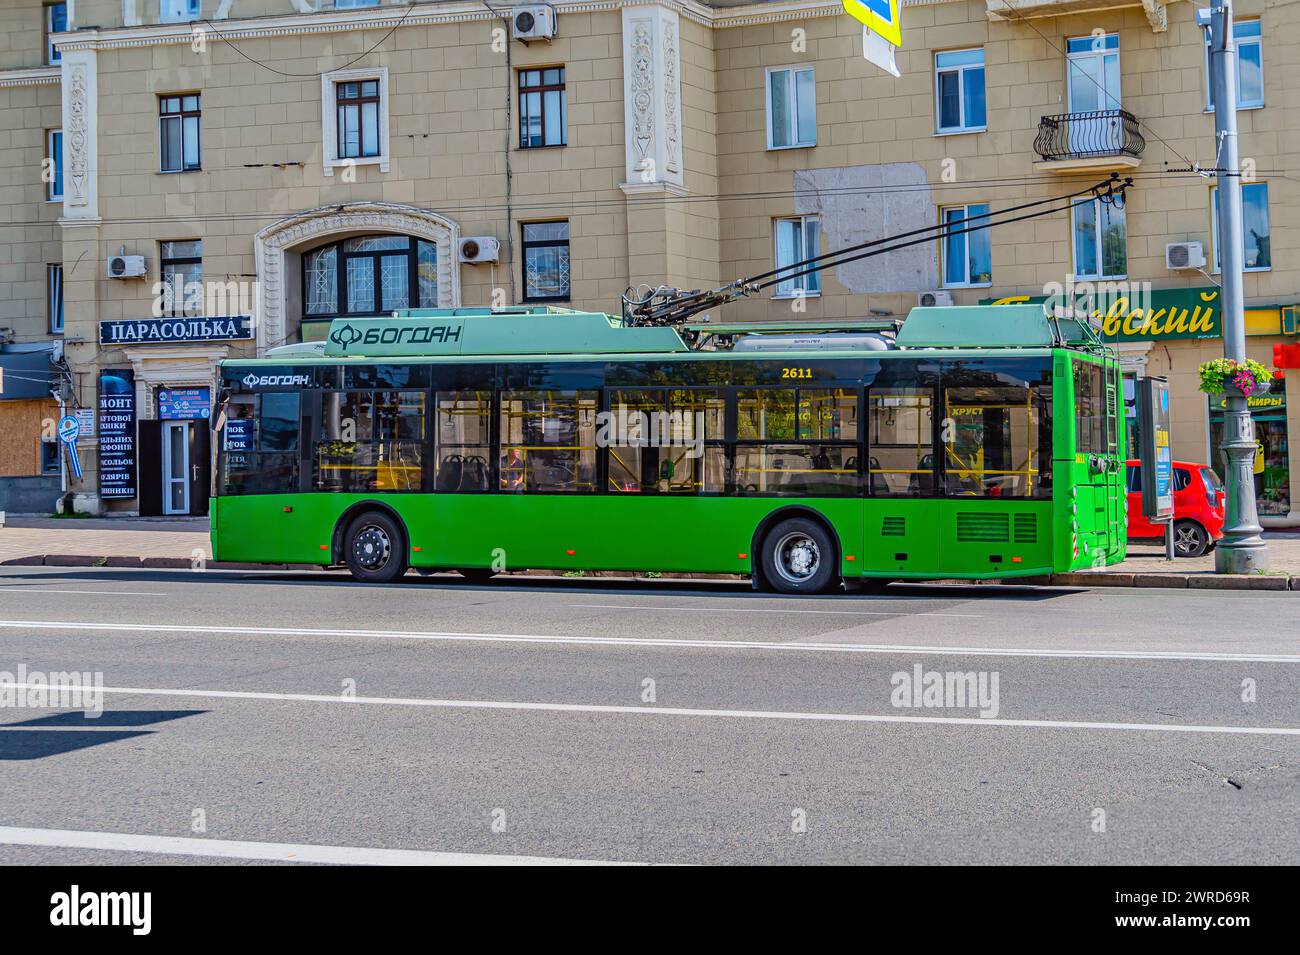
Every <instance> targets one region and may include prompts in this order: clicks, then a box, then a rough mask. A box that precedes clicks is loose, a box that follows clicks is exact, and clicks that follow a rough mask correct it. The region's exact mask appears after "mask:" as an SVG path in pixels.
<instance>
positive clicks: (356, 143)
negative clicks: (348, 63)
mask: <svg viewBox="0 0 1300 955" xmlns="http://www.w3.org/2000/svg"><path fill="white" fill-rule="evenodd" d="M334 96H335V103H336V108H337V109H338V120H337V122H338V153H337V155H338V157H339V158H340V159H363V158H364V159H369V158H373V157H375V156H378V155H379V81H378V80H357V81H355V82H349V83H336V84H335V85H334Z"/></svg>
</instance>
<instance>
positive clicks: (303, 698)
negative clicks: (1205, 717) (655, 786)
mask: <svg viewBox="0 0 1300 955" xmlns="http://www.w3.org/2000/svg"><path fill="white" fill-rule="evenodd" d="M8 685H9V686H12V687H13V688H14V689H19V690H32V689H48V687H44V686H41V685H39V684H28V683H12V684H8ZM102 692H104V693H116V694H121V695H124V696H170V697H185V698H191V699H214V700H263V701H275V702H280V703H344V704H347V705H352V704H369V705H372V706H418V707H427V708H431V709H452V710H516V711H533V712H546V713H610V714H618V715H622V716H702V717H705V718H706V719H717V718H719V717H723V718H726V719H743V720H809V721H813V722H821V723H907V724H912V725H918V724H928V725H934V726H1009V727H1026V728H1032V729H1081V730H1129V731H1133V732H1143V733H1146V732H1160V733H1215V734H1225V733H1226V734H1240V735H1246V736H1300V728H1292V727H1289V726H1200V725H1190V724H1180V723H1106V722H1093V721H1089V720H1004V719H984V718H982V717H978V716H970V717H965V716H895V715H885V714H878V713H814V712H800V711H794V710H718V709H705V708H697V707H685V706H613V705H610V704H604V703H529V702H525V701H521V700H432V699H426V698H423V697H403V696H353V697H346V696H338V695H335V694H324V693H265V692H258V691H255V690H198V689H164V688H160V687H132V686H106V687H104V688H103V690H102Z"/></svg>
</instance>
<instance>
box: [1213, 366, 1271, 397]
mask: <svg viewBox="0 0 1300 955" xmlns="http://www.w3.org/2000/svg"><path fill="white" fill-rule="evenodd" d="M1200 372H1201V391H1204V392H1205V393H1206V394H1210V395H1224V396H1226V397H1229V398H1249V397H1251V396H1252V395H1262V394H1265V393H1266V392H1267V391H1268V389H1269V387H1270V386H1271V385H1272V383H1273V373H1272V372H1271V371H1269V370H1268V369H1267V368H1265V367H1264V366H1263V365H1261V364H1260V363H1259V362H1257V361H1253V360H1251V359H1249V358H1247V359H1246V360H1245V361H1244V362H1236V361H1233V360H1232V359H1231V358H1216V359H1214V361H1207V362H1204V363H1203V364H1202V365H1201V367H1200Z"/></svg>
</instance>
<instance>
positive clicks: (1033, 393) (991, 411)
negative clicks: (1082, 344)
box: [940, 361, 1052, 497]
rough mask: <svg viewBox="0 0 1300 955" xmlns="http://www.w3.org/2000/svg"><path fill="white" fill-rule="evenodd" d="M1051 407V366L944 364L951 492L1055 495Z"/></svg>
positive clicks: (945, 435)
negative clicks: (1052, 493) (1052, 492)
mask: <svg viewBox="0 0 1300 955" xmlns="http://www.w3.org/2000/svg"><path fill="white" fill-rule="evenodd" d="M1035 372H1038V376H1037V377H1035ZM1051 409H1052V401H1051V368H1050V366H1049V365H1047V364H1046V363H1045V362H1044V363H1043V364H1042V366H1041V368H1037V367H1034V366H1033V365H1032V364H1030V363H1026V362H1024V361H1014V362H985V361H972V362H950V363H947V364H945V366H944V370H943V407H942V408H941V409H940V412H941V420H942V422H943V429H942V432H941V443H942V447H943V465H944V485H945V491H946V493H947V494H948V495H950V496H956V497H964V496H972V495H974V496H979V497H1050V496H1051V487H1052V482H1051V466H1052V429H1051V413H1052V410H1051Z"/></svg>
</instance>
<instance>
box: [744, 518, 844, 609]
mask: <svg viewBox="0 0 1300 955" xmlns="http://www.w3.org/2000/svg"><path fill="white" fill-rule="evenodd" d="M762 560H763V576H764V577H765V578H766V580H767V582H768V583H769V584H770V585H771V586H772V587H773V588H775V589H776V590H777V591H779V592H781V593H783V594H819V593H823V592H825V591H827V590H829V589H830V588H831V587H832V586H833V585H834V584H836V583H837V582H838V581H839V575H838V574H837V573H836V569H835V565H836V562H837V558H836V556H835V542H834V541H833V540H831V535H830V534H829V533H828V532H827V531H826V528H824V527H822V525H821V524H819V523H817V522H816V521H812V520H809V519H808V518H806V517H792V518H789V519H788V520H784V521H781V523H779V524H777V525H776V526H775V527H774V528H772V529H771V530H770V531H768V533H767V536H766V537H765V538H763V553H762Z"/></svg>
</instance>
